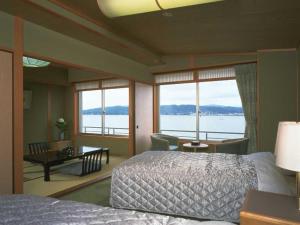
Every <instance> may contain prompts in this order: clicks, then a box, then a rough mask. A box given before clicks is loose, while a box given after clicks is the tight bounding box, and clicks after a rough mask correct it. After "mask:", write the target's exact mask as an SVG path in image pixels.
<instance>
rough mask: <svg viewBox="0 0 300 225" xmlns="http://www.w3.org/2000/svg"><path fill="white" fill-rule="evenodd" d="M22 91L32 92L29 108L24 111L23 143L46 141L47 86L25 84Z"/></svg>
mask: <svg viewBox="0 0 300 225" xmlns="http://www.w3.org/2000/svg"><path fill="white" fill-rule="evenodd" d="M24 89H25V90H31V91H32V102H31V107H30V109H24V143H25V145H26V144H28V143H31V142H39V141H47V139H48V135H47V134H48V130H47V118H48V117H47V112H48V101H47V99H48V90H47V86H46V85H44V84H37V83H29V82H25V83H24Z"/></svg>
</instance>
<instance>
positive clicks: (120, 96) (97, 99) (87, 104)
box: [82, 88, 129, 110]
mask: <svg viewBox="0 0 300 225" xmlns="http://www.w3.org/2000/svg"><path fill="white" fill-rule="evenodd" d="M128 103H129V92H128V88H119V89H107V90H105V105H106V107H109V106H116V105H118V106H119V105H121V106H128ZM100 107H101V90H95V91H84V92H82V108H83V109H84V110H85V109H93V108H100Z"/></svg>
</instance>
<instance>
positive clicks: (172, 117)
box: [160, 83, 196, 138]
mask: <svg viewBox="0 0 300 225" xmlns="http://www.w3.org/2000/svg"><path fill="white" fill-rule="evenodd" d="M160 132H162V133H164V134H169V135H174V136H178V137H182V138H195V137H196V84H195V83H188V84H170V85H161V86H160Z"/></svg>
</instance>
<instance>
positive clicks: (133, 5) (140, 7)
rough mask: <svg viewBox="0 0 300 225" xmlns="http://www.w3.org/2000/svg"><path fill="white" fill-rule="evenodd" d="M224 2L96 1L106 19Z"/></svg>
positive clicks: (212, 0)
mask: <svg viewBox="0 0 300 225" xmlns="http://www.w3.org/2000/svg"><path fill="white" fill-rule="evenodd" d="M219 1H224V0H180V1H179V0H177V1H175V0H97V3H98V5H99V8H100V9H101V11H102V12H103V13H104V14H105V15H106V16H108V17H118V16H128V15H133V14H139V13H146V12H153V11H159V10H166V9H173V8H179V7H185V6H192V5H199V4H206V3H212V2H219Z"/></svg>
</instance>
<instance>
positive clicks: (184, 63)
mask: <svg viewBox="0 0 300 225" xmlns="http://www.w3.org/2000/svg"><path fill="white" fill-rule="evenodd" d="M162 60H163V61H164V62H165V64H164V65H159V66H153V67H151V72H153V73H156V72H164V71H176V70H187V69H192V68H198V67H211V66H220V65H228V64H236V63H243V62H251V61H256V60H257V54H256V53H248V54H232V55H230V54H228V55H194V56H164V57H163V58H162Z"/></svg>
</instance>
